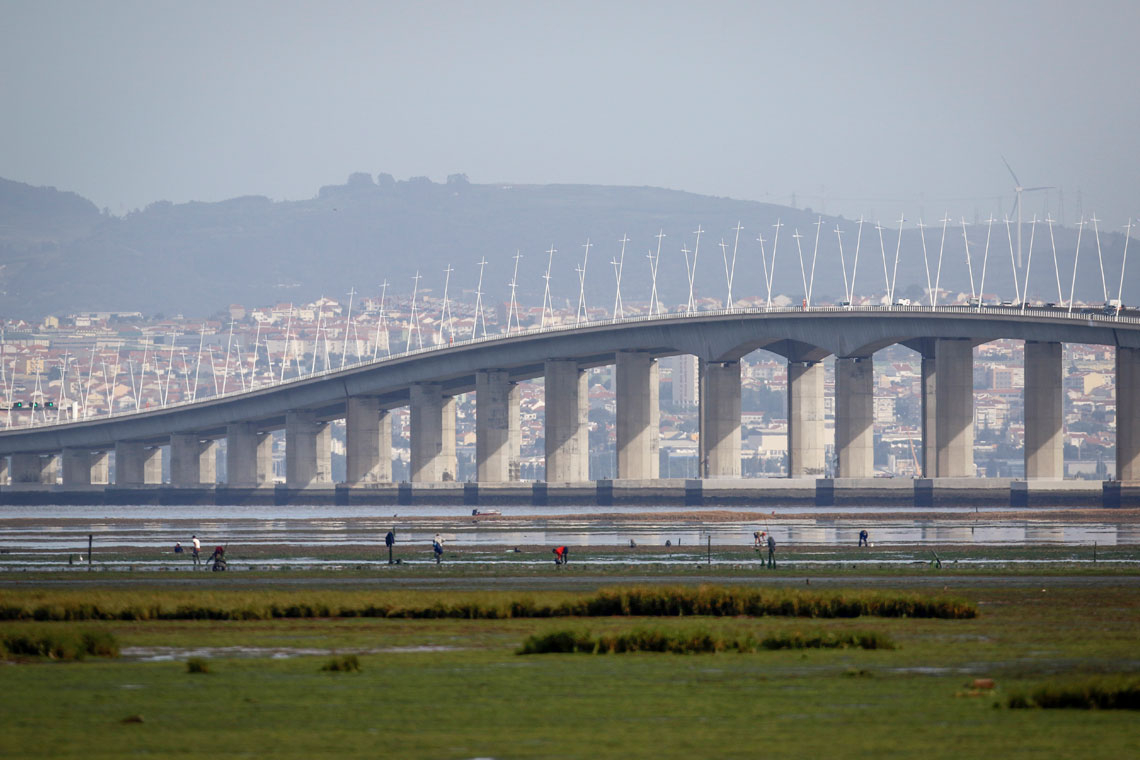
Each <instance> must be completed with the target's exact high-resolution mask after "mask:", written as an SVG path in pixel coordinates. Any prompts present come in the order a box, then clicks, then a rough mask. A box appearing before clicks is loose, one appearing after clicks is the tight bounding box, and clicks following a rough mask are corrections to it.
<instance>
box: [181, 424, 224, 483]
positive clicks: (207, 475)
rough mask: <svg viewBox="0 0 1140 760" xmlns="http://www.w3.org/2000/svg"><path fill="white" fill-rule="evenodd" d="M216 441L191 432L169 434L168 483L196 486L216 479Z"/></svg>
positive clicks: (214, 481)
mask: <svg viewBox="0 0 1140 760" xmlns="http://www.w3.org/2000/svg"><path fill="white" fill-rule="evenodd" d="M217 450H218V449H217V443H215V442H214V441H203V440H201V439H200V438H199V437H198V436H197V435H196V434H193V433H189V434H187V433H175V434H173V435H171V436H170V485H172V486H181V487H196V486H203V485H214V483H216V482H217V480H218V461H217Z"/></svg>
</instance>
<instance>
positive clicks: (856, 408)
mask: <svg viewBox="0 0 1140 760" xmlns="http://www.w3.org/2000/svg"><path fill="white" fill-rule="evenodd" d="M835 453H836V456H837V457H838V459H839V468H838V469H839V471H838V477H840V478H869V477H871V476H873V475H874V474H875V372H874V361H873V360H872V358H871V357H869V356H866V357H842V358H837V359H836V360H835Z"/></svg>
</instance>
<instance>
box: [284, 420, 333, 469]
mask: <svg viewBox="0 0 1140 760" xmlns="http://www.w3.org/2000/svg"><path fill="white" fill-rule="evenodd" d="M331 441H332V438H331V431H330V430H329V424H328V423H327V422H322V421H321V420H318V419H317V416H316V414H315V413H314V412H308V411H297V412H289V413H287V414H286V415H285V485H286V487H288V488H307V487H308V486H315V485H323V484H328V483H331V482H332V447H331Z"/></svg>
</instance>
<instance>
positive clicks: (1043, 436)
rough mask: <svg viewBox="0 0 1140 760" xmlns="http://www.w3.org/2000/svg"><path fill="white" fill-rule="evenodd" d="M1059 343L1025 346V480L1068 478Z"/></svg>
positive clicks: (1029, 343) (1027, 342)
mask: <svg viewBox="0 0 1140 760" xmlns="http://www.w3.org/2000/svg"><path fill="white" fill-rule="evenodd" d="M1063 377H1064V372H1063V368H1062V366H1061V344H1060V343H1036V342H1033V341H1026V343H1025V477H1026V478H1029V479H1037V478H1042V479H1061V478H1063V477H1064V476H1065V462H1064V416H1063V411H1062V401H1063V392H1064V391H1063V386H1062V380H1063Z"/></svg>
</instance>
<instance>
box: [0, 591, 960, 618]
mask: <svg viewBox="0 0 1140 760" xmlns="http://www.w3.org/2000/svg"><path fill="white" fill-rule="evenodd" d="M15 596H17V595H16V594H15V593H7V594H4V595H2V596H0V620H39V621H63V620H270V619H276V618H329V617H339V618H351V617H367V618H413V619H415V618H426V619H433V618H462V619H468V620H475V619H504V618H555V617H611V616H645V617H682V616H690V615H707V616H713V617H737V616H745V617H760V616H764V615H772V616H780V617H803V618H854V617H860V616H873V617H888V618H946V619H965V618H973V617H976V616H977V607H976V606H975V605H973V604H971V603H968V602H965V601H962V600H960V599H951V598H946V597H926V596H922V595H920V594H915V593H900V592H893V593H886V592H826V593H820V592H807V591H798V590H790V589H775V590H771V589H745V588H733V587H726V586H700V587H697V588H692V587H653V588H650V587H627V588H610V589H603V590H601V591H597V592H595V593H593V594H588V595H574V594H551V595H545V597H544V598H542V597H540V596H538V595H533V594H532V595H527V596H521V597H520V596H518V595H517V594H509V593H485V594H464V593H437V594H427V593H418V594H410V593H400V592H356V593H351V592H350V593H345V592H339V593H338V592H314V593H308V594H297V593H291V592H276V593H264V592H263V593H258V594H251V593H241V592H224V591H206V592H197V593H195V592H191V593H188V594H172V593H169V592H154V593H152V594H137V593H136V594H126V595H119V594H109V595H106V596H105V597H104V598H102V599H93V598H92V595H91V594H85V595H74V594H73V595H62V594H59V595H53V594H47V593H41V594H36V595H31V598H29V599H28V600H26V601H20V600H18V599H13V598H12V597H15ZM45 597H46V598H45ZM140 597H141V598H140ZM203 597H204V598H203Z"/></svg>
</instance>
